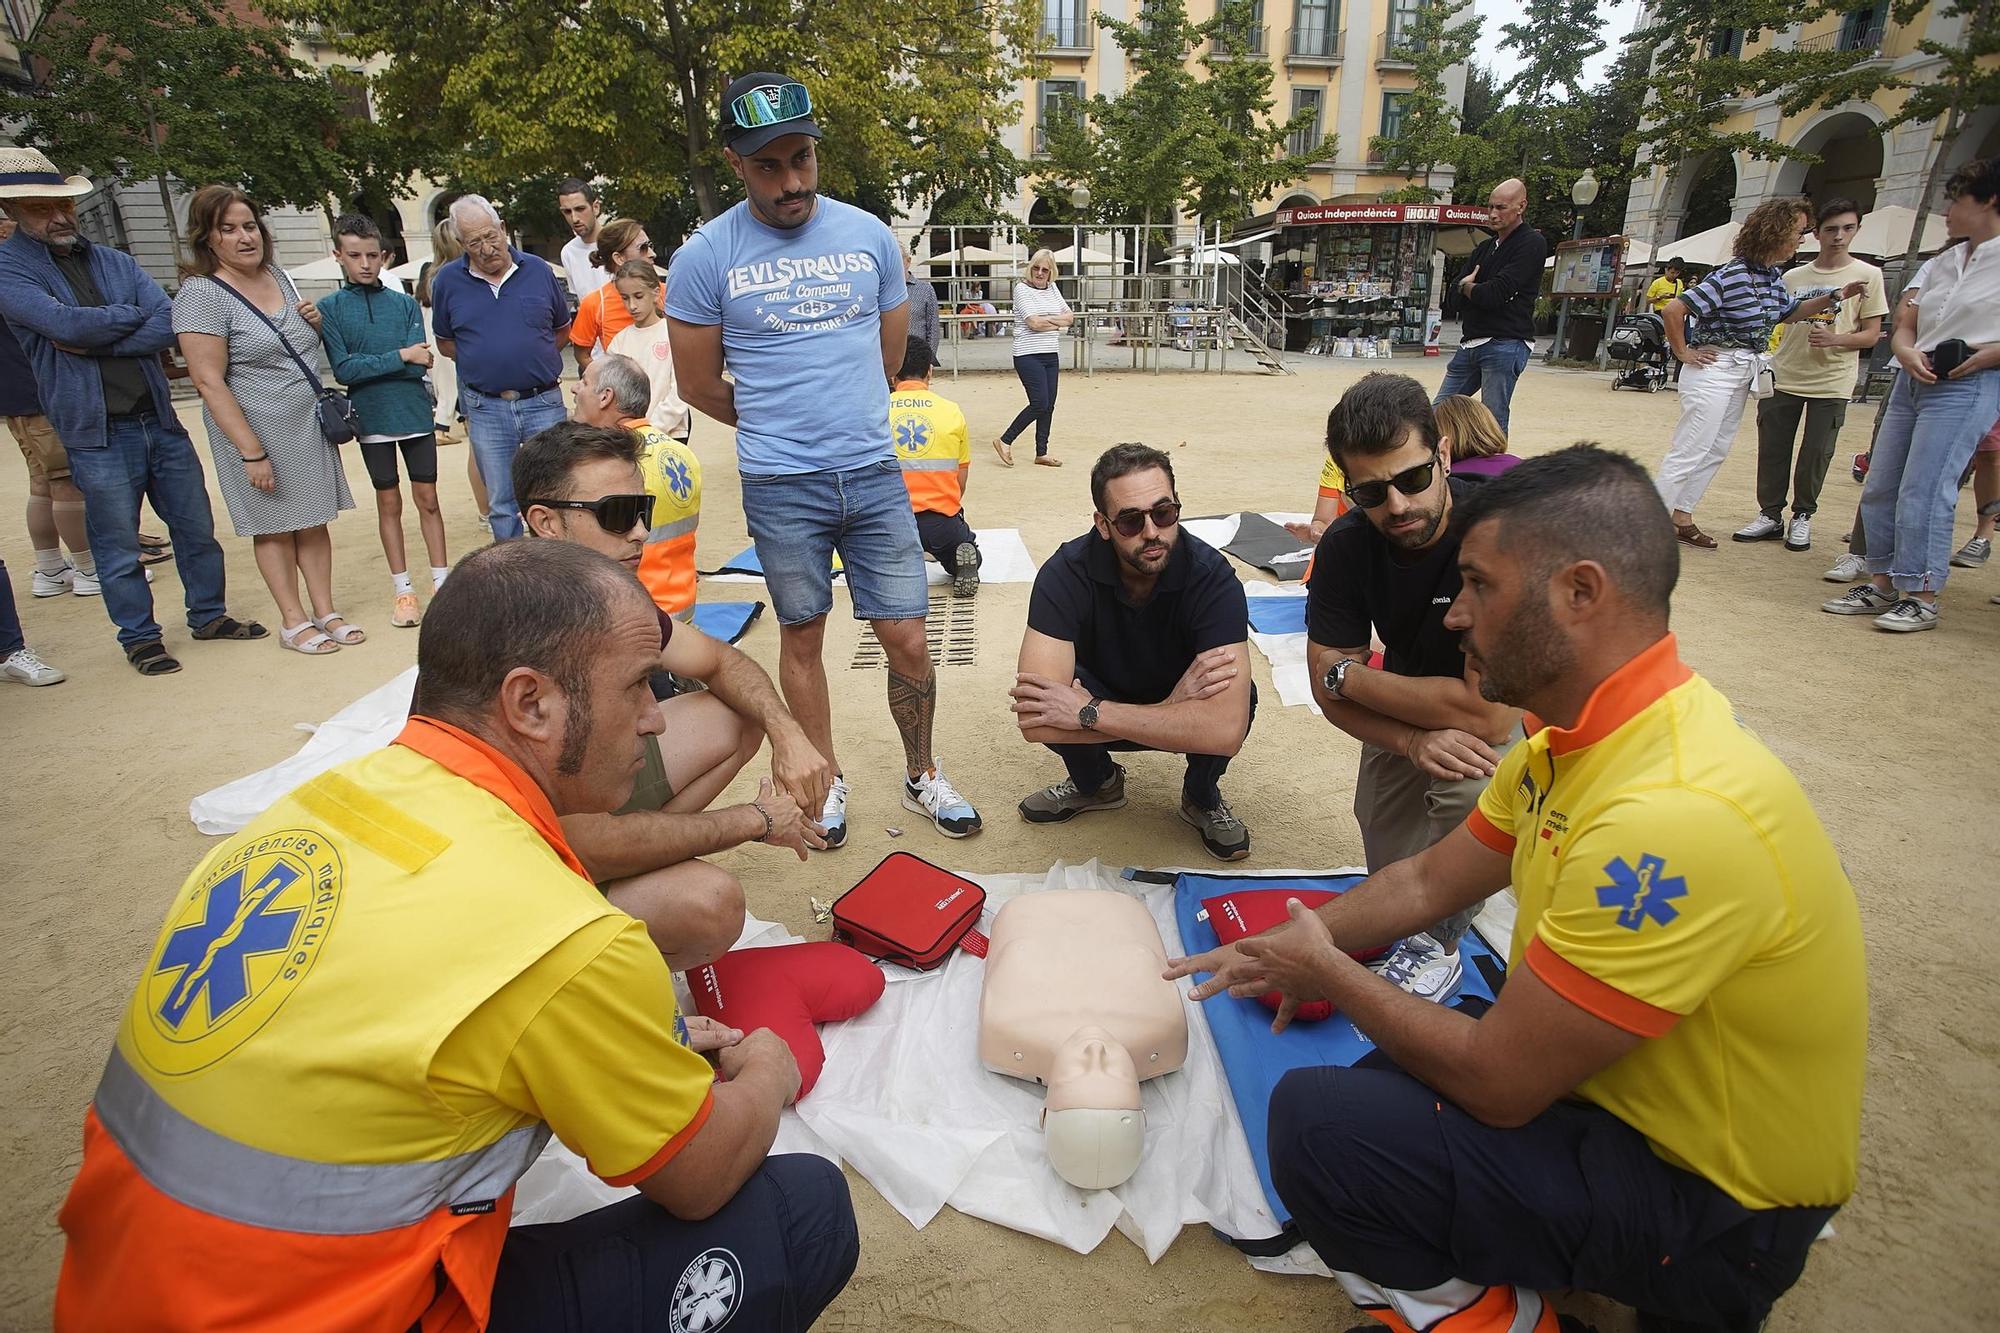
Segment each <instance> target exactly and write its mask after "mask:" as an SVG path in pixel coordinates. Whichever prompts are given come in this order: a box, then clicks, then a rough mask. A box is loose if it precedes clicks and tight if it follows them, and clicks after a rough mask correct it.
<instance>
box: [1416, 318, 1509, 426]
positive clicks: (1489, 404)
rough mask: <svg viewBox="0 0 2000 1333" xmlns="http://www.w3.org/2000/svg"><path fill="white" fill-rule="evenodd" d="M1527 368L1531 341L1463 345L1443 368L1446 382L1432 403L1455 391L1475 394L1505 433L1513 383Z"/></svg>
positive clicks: (1499, 339)
mask: <svg viewBox="0 0 2000 1333" xmlns="http://www.w3.org/2000/svg"><path fill="white" fill-rule="evenodd" d="M1527 368H1528V344H1526V343H1524V342H1522V341H1521V340H1520V339H1518V338H1495V339H1493V340H1492V341H1490V342H1485V343H1481V344H1480V345H1479V346H1477V347H1461V348H1459V349H1458V351H1457V352H1456V353H1454V354H1453V355H1452V358H1451V364H1450V365H1448V366H1446V367H1445V368H1444V383H1443V384H1441V385H1439V386H1438V391H1437V397H1435V398H1433V399H1431V402H1433V403H1441V402H1443V401H1444V400H1445V399H1447V398H1449V397H1451V396H1452V395H1453V394H1455V393H1456V394H1464V395H1465V396H1466V397H1468V398H1469V397H1471V396H1472V395H1473V394H1475V393H1476V394H1478V395H1479V401H1480V402H1482V403H1485V404H1486V410H1487V411H1489V412H1491V413H1492V414H1493V419H1494V420H1495V421H1498V422H1499V423H1500V429H1501V431H1502V432H1505V431H1506V429H1507V412H1508V409H1509V408H1510V407H1511V406H1512V405H1513V402H1514V384H1515V382H1516V381H1517V380H1519V379H1520V378H1521V372H1522V371H1524V370H1526V369H1527Z"/></svg>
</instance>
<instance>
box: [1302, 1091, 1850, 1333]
mask: <svg viewBox="0 0 2000 1333" xmlns="http://www.w3.org/2000/svg"><path fill="white" fill-rule="evenodd" d="M1270 1152H1271V1179H1272V1181H1273V1183H1274V1184H1276V1186H1277V1188H1278V1197H1279V1198H1280V1199H1282V1200H1284V1203H1285V1207H1286V1208H1287V1209H1288V1210H1290V1212H1291V1214H1292V1223H1293V1225H1294V1226H1296V1227H1297V1228H1298V1229H1299V1231H1300V1232H1301V1233H1302V1234H1303V1235H1304V1237H1305V1239H1306V1240H1307V1241H1308V1242H1310V1243H1311V1245H1312V1247H1313V1249H1314V1250H1315V1251H1317V1252H1318V1254H1319V1257H1320V1258H1321V1260H1323V1261H1324V1262H1325V1263H1326V1265H1327V1267H1329V1268H1332V1269H1334V1270H1335V1271H1337V1272H1343V1273H1352V1274H1356V1275H1359V1276H1360V1277H1362V1278H1365V1279H1366V1280H1367V1281H1369V1282H1370V1283H1373V1284H1375V1285H1376V1286H1378V1287H1386V1288H1391V1289H1394V1290H1398V1291H1405V1292H1421V1291H1427V1290H1429V1289H1431V1288H1434V1287H1438V1286H1442V1285H1443V1284H1444V1283H1446V1282H1449V1281H1452V1280H1454V1279H1455V1280H1458V1281H1462V1282H1470V1283H1476V1284H1479V1285H1482V1286H1489V1287H1493V1286H1503V1285H1513V1286H1519V1287H1528V1288H1532V1289H1534V1290H1537V1291H1552V1290H1556V1289H1559V1288H1564V1287H1575V1288H1577V1289H1579V1290H1582V1291H1592V1292H1597V1293H1599V1294H1600V1295H1604V1296H1609V1297H1610V1298H1611V1299H1613V1300H1615V1301H1619V1302H1622V1303H1623V1304H1626V1305H1630V1306H1632V1307H1633V1308H1634V1309H1637V1310H1641V1311H1644V1312H1646V1313H1648V1314H1655V1315H1662V1316H1665V1317H1667V1318H1671V1319H1680V1320H1686V1321H1688V1322H1691V1323H1694V1324H1698V1325H1702V1326H1707V1327H1719V1328H1724V1329H1729V1330H1732V1331H1733V1330H1737V1329H1743V1330H1752V1329H1755V1328H1757V1327H1758V1326H1759V1325H1760V1324H1761V1323H1762V1321H1763V1318H1764V1316H1765V1315H1766V1314H1768V1313H1769V1312H1770V1309H1771V1306H1772V1303H1773V1302H1775V1301H1776V1300H1777V1299H1778V1297H1779V1296H1781V1295H1783V1294H1784V1292H1785V1291H1786V1290H1787V1289H1789V1288H1790V1287H1791V1285H1792V1284H1793V1283H1794V1282H1796V1281H1798V1278H1799V1274H1800V1273H1801V1272H1803V1271H1804V1269H1805V1264H1806V1251H1807V1249H1808V1247H1810V1246H1811V1245H1812V1242H1813V1238H1814V1237H1815V1236H1817V1235H1818V1234H1819V1232H1820V1228H1821V1227H1822V1226H1823V1225H1824V1224H1825V1222H1826V1220H1827V1219H1828V1218H1829V1217H1831V1216H1832V1215H1833V1211H1834V1210H1833V1209H1831V1208H1770V1209H1764V1210H1762V1211H1752V1210H1750V1209H1748V1208H1745V1207H1744V1206H1743V1205H1742V1204H1740V1203H1738V1202H1736V1200H1734V1199H1732V1198H1730V1197H1729V1195H1727V1194H1725V1193H1724V1192H1723V1191H1722V1190H1720V1189H1718V1188H1717V1187H1716V1186H1714V1185H1712V1184H1710V1183H1709V1182H1708V1181H1707V1180H1705V1179H1703V1178H1702V1177H1700V1176H1697V1175H1695V1174H1693V1173H1692V1172H1688V1171H1682V1170H1680V1169H1678V1168H1677V1167H1673V1166H1669V1165H1668V1164H1667V1163H1666V1162H1664V1161H1662V1160H1661V1159H1660V1157H1659V1155H1658V1154H1657V1153H1655V1152H1654V1151H1653V1150H1652V1148H1651V1146H1650V1145H1648V1144H1647V1142H1646V1139H1645V1137H1644V1136H1643V1135H1641V1134H1640V1133H1639V1132H1638V1131H1637V1130H1635V1129H1633V1128H1632V1127H1631V1126H1629V1125H1627V1124H1626V1123H1625V1122H1624V1121H1622V1120H1620V1119H1618V1117H1616V1116H1614V1115H1612V1114H1611V1113H1610V1112H1609V1111H1606V1110H1604V1109H1602V1108H1601V1107H1596V1106H1590V1105H1587V1104H1584V1103H1580V1102H1569V1101H1559V1102H1557V1103H1555V1105H1553V1106H1551V1107H1549V1109H1548V1110H1546V1111H1544V1112H1542V1113H1541V1114H1540V1115H1538V1116H1536V1117H1535V1118H1534V1119H1533V1120H1530V1121H1529V1122H1528V1123H1527V1124H1525V1125H1522V1126H1520V1127H1519V1128H1518V1129H1495V1128H1493V1127H1492V1126H1490V1125H1485V1124H1481V1123H1480V1122H1479V1121H1477V1120H1474V1119H1473V1118H1472V1117H1471V1116H1469V1115H1467V1114H1466V1113H1465V1112H1464V1111H1461V1110H1460V1109H1459V1108H1458V1107H1456V1106H1454V1105H1453V1104H1452V1103H1450V1102H1448V1101H1446V1100H1444V1099H1443V1098H1441V1097H1439V1096H1438V1095H1437V1094H1436V1093H1435V1092H1433V1091H1431V1090H1430V1089H1429V1088H1427V1087H1425V1086H1424V1085H1423V1084H1422V1083H1419V1082H1418V1081H1417V1080H1416V1079H1414V1078H1411V1077H1410V1076H1409V1075H1408V1074H1406V1073H1404V1072H1403V1071H1402V1070H1400V1069H1398V1068H1396V1067H1395V1066H1394V1065H1393V1064H1391V1063H1389V1062H1388V1061H1387V1060H1386V1059H1385V1058H1384V1057H1382V1056H1381V1054H1380V1053H1379V1052H1377V1053H1376V1054H1374V1055H1371V1056H1369V1057H1368V1058H1367V1059H1365V1060H1364V1061H1363V1062H1362V1063H1361V1064H1360V1065H1358V1066H1356V1067H1354V1068H1352V1069H1335V1068H1324V1067H1322V1068H1309V1069H1294V1070H1293V1071H1292V1072H1291V1073H1289V1074H1286V1075H1285V1076H1284V1078H1282V1079H1281V1080H1279V1082H1278V1086H1277V1088H1276V1089H1275V1090H1274V1091H1273V1092H1272V1094H1271V1107H1270ZM1669 1261H1671V1262H1669Z"/></svg>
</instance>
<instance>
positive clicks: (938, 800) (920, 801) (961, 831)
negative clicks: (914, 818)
mask: <svg viewBox="0 0 2000 1333" xmlns="http://www.w3.org/2000/svg"><path fill="white" fill-rule="evenodd" d="M903 808H904V809H905V810H908V811H910V812H911V813H912V814H919V815H928V816H930V820H931V822H932V823H933V824H936V825H937V831H938V832H939V833H942V834H944V836H945V837H947V838H969V837H971V836H972V835H973V834H975V833H977V832H979V830H980V828H981V827H982V824H981V821H980V818H979V812H978V811H977V810H974V809H973V808H972V802H970V801H968V800H966V799H965V798H964V797H963V796H960V795H959V794H958V789H957V788H956V787H954V786H952V785H951V780H950V779H949V778H947V777H945V775H944V765H942V764H939V765H938V766H937V767H935V768H933V769H932V770H931V771H930V772H929V773H928V774H926V775H925V776H923V777H920V778H918V779H917V780H916V781H914V782H912V781H910V779H909V778H908V777H907V776H906V777H905V778H904V779H903Z"/></svg>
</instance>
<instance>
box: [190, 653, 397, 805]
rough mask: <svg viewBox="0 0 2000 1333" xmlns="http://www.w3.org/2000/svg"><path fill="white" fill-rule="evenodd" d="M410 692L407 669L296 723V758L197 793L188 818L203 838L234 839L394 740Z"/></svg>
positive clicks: (293, 757)
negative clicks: (292, 794)
mask: <svg viewBox="0 0 2000 1333" xmlns="http://www.w3.org/2000/svg"><path fill="white" fill-rule="evenodd" d="M416 689H417V669H416V668H415V667H411V668H409V669H408V670H406V671H404V672H402V673H401V674H399V675H397V676H396V677H394V678H393V679H392V680H390V681H388V682H387V683H386V684H384V685H381V686H379V687H377V688H375V689H372V690H370V691H369V692H368V693H366V694H364V695H362V696H361V697H360V698H359V699H356V700H355V701H354V702H353V703H351V704H349V705H347V707H345V708H343V709H341V710H340V711H339V712H338V713H335V714H334V715H333V716H332V717H330V718H328V719H327V720H326V721H324V722H322V723H320V724H319V726H317V727H314V726H312V725H311V724H309V723H303V722H302V723H300V724H299V728H300V730H302V731H310V732H312V739H311V740H309V741H307V742H306V743H305V744H304V745H303V746H301V747H300V748H299V752H298V753H297V754H295V755H293V756H292V757H291V758H290V759H285V760H281V761H279V762H278V763H275V764H273V765H271V767H269V768H266V769H262V770H260V771H258V772H256V773H252V774H250V775H249V776H248V777H241V778H238V779H236V781H234V782H227V783H224V784H223V785H222V786H220V787H217V788H216V789H215V790H214V791H207V792H203V793H202V794H201V795H199V796H197V797H195V798H194V799H193V800H192V801H190V802H188V818H189V819H191V820H193V821H194V826H195V827H196V828H198V829H200V830H201V831H202V832H203V833H216V834H222V833H235V832H236V831H237V830H239V829H241V828H242V827H243V826H244V825H245V824H248V823H249V822H250V821H251V820H253V819H255V818H256V817H257V816H258V815H261V814H263V813H264V811H265V810H267V809H269V808H270V806H271V803H272V802H274V801H276V800H277V799H278V798H279V797H280V796H283V795H284V794H285V793H286V792H288V791H290V790H291V789H292V788H294V787H296V786H298V785H299V784H300V783H301V782H304V781H306V780H307V779H309V778H316V777H318V776H319V775H320V774H322V773H324V772H326V771H327V770H328V769H329V768H332V767H334V766H335V765H336V764H344V763H346V762H347V761H348V760H350V759H353V758H356V757H357V756H360V755H364V754H367V753H368V752H369V751H370V750H379V749H381V748H382V747H383V746H385V745H387V744H388V743H389V742H390V741H392V740H395V739H396V733H397V732H399V731H401V730H402V729H403V724H404V723H405V722H407V721H409V717H410V696H411V695H413V694H415V693H416Z"/></svg>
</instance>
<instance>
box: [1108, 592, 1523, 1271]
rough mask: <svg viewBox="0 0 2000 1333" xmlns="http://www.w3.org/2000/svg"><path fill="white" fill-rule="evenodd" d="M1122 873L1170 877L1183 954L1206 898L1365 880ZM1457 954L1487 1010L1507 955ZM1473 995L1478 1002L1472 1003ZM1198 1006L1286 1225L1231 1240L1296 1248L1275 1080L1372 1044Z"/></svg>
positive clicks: (1223, 1002) (1226, 999)
mask: <svg viewBox="0 0 2000 1333" xmlns="http://www.w3.org/2000/svg"><path fill="white" fill-rule="evenodd" d="M1251 606H1252V608H1253V609H1254V607H1255V606H1256V600H1255V599H1254V598H1253V599H1252V601H1251ZM1125 873H1126V877H1127V878H1129V879H1137V880H1144V881H1152V882H1156V883H1167V882H1169V881H1170V879H1171V882H1172V884H1173V886H1174V917H1175V919H1176V920H1177V921H1178V922H1179V924H1180V928H1181V945H1182V951H1183V953H1184V954H1196V953H1204V952H1206V951H1208V950H1210V949H1213V948H1215V947H1216V946H1217V945H1218V944H1219V943H1220V942H1221V941H1219V940H1218V939H1217V938H1216V935H1215V931H1214V930H1212V929H1211V928H1210V927H1209V924H1208V922H1206V921H1201V920H1197V919H1196V916H1197V914H1198V913H1199V912H1200V911H1201V903H1202V899H1204V898H1216V897H1220V896H1221V895H1223V894H1225V893H1231V892H1235V891H1238V890H1245V889H1284V888H1303V889H1325V890H1328V891H1330V892H1333V893H1344V892H1346V891H1347V890H1348V889H1351V888H1353V887H1354V886H1355V885H1356V884H1359V883H1360V882H1361V881H1362V879H1363V878H1365V876H1362V875H1328V876H1321V877H1317V878H1309V877H1302V876H1277V875H1198V874H1188V873H1184V874H1181V875H1178V876H1172V877H1169V876H1168V875H1167V874H1165V873H1160V874H1158V875H1157V876H1156V875H1155V874H1154V873H1152V872H1147V871H1132V870H1128V871H1126V872H1125ZM1459 952H1460V955H1461V957H1463V958H1464V960H1465V975H1464V979H1463V980H1462V981H1461V982H1460V983H1459V988H1458V993H1457V995H1456V996H1454V997H1453V1000H1452V1004H1453V1007H1455V1008H1456V1007H1459V1006H1461V1005H1464V1006H1465V1007H1468V1008H1479V1009H1483V1008H1484V1007H1485V1005H1487V1004H1490V1003H1492V1001H1493V998H1494V992H1493V986H1492V984H1491V983H1489V981H1488V976H1489V975H1490V976H1492V977H1495V978H1499V977H1501V976H1502V975H1503V974H1504V969H1505V967H1506V960H1505V959H1504V958H1500V957H1497V956H1496V955H1495V954H1494V953H1493V951H1492V950H1490V949H1488V948H1487V947H1486V945H1485V943H1484V942H1483V941H1482V940H1480V938H1479V937H1478V936H1477V935H1475V934H1472V933H1469V932H1468V933H1467V935H1466V936H1465V938H1464V940H1463V941H1462V942H1461V943H1460V944H1459ZM1208 975H1209V974H1207V973H1196V974H1195V978H1194V979H1195V981H1196V982H1197V983H1199V982H1202V981H1206V980H1208ZM1468 1000H1470V1001H1473V1002H1474V1003H1472V1004H1470V1005H1468V1004H1466V1002H1467V1001H1468ZM1201 1011H1202V1016H1203V1017H1204V1018H1206V1019H1207V1020H1208V1030H1209V1032H1210V1033H1211V1034H1212V1035H1213V1036H1214V1037H1215V1047H1216V1050H1217V1052H1218V1053H1219V1054H1220V1055H1221V1057H1222V1070H1223V1074H1224V1076H1225V1077H1226V1078H1227V1079H1228V1081H1229V1091H1230V1095H1231V1096H1232V1097H1233V1098H1234V1099H1235V1101H1236V1113H1237V1116H1238V1117H1239V1118H1240V1119H1241V1120H1242V1121H1243V1135H1244V1137H1245V1138H1246V1139H1248V1140H1249V1143H1250V1157H1251V1160H1252V1161H1254V1162H1256V1164H1257V1176H1258V1179H1259V1180H1260V1181H1261V1182H1262V1184H1263V1186H1264V1198H1265V1199H1266V1200H1267V1201H1268V1202H1269V1203H1270V1205H1271V1215H1272V1216H1273V1217H1275V1218H1277V1219H1278V1221H1279V1223H1280V1224H1281V1225H1282V1226H1283V1227H1284V1228H1285V1234H1282V1235H1280V1236H1279V1237H1275V1238H1274V1237H1266V1236H1231V1237H1229V1238H1228V1239H1229V1240H1230V1241H1231V1243H1233V1244H1235V1245H1236V1246H1237V1247H1238V1248H1239V1249H1242V1250H1244V1251H1246V1252H1248V1253H1252V1254H1278V1253H1283V1252H1284V1251H1285V1250H1287V1249H1289V1248H1291V1245H1292V1244H1293V1243H1294V1242H1295V1241H1296V1240H1297V1235H1296V1234H1295V1233H1293V1231H1292V1226H1291V1220H1292V1219H1291V1214H1290V1213H1289V1212H1288V1211H1286V1209H1285V1206H1284V1205H1283V1204H1282V1203H1281V1202H1280V1201H1279V1199H1278V1191H1277V1190H1276V1188H1274V1187H1273V1186H1272V1184H1271V1153H1270V1145H1269V1143H1268V1142H1267V1141H1266V1131H1267V1128H1268V1125H1267V1121H1268V1118H1269V1113H1270V1106H1271V1093H1272V1091H1273V1090H1274V1089H1275V1088H1276V1087H1277V1086H1278V1080H1279V1079H1280V1078H1283V1077H1284V1076H1285V1074H1286V1073H1287V1072H1288V1071H1290V1070H1293V1069H1304V1068H1308V1067H1311V1066H1316V1065H1338V1066H1340V1067H1342V1068H1346V1067H1348V1066H1351V1065H1353V1064H1354V1063H1355V1062H1356V1061H1358V1060H1360V1059H1361V1058H1362V1057H1364V1056H1366V1055H1367V1054H1368V1053H1369V1052H1371V1051H1373V1050H1374V1049H1375V1043H1374V1042H1371V1041H1369V1040H1368V1039H1367V1038H1366V1037H1364V1036H1362V1035H1361V1034H1360V1033H1359V1032H1357V1031H1355V1028H1354V1024H1353V1023H1351V1022H1349V1021H1348V1019H1347V1016H1346V1015H1345V1014H1342V1013H1340V1012H1338V1011H1336V1012H1335V1013H1334V1014H1333V1015H1332V1016H1331V1017H1329V1018H1326V1019H1323V1020H1321V1021H1320V1022H1317V1023H1294V1024H1292V1026H1291V1027H1289V1028H1287V1029H1285V1031H1284V1032H1282V1033H1279V1034H1277V1035H1275V1036H1274V1035H1272V1032H1271V1019H1272V1018H1273V1017H1274V1015H1273V1014H1272V1012H1271V1011H1270V1010H1269V1009H1266V1008H1265V1007H1264V1006H1263V1005H1261V1004H1259V1003H1257V1001H1255V1000H1254V999H1242V998H1238V997H1236V996H1232V995H1218V996H1216V997H1214V998H1213V999H1210V1000H1207V1001H1204V1002H1203V1003H1202V1005H1201Z"/></svg>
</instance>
